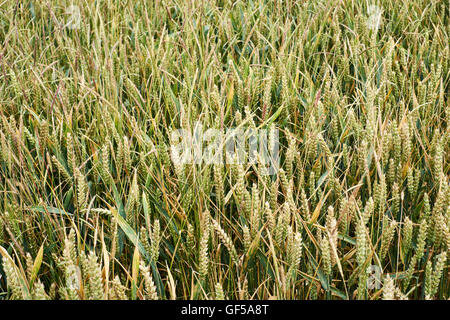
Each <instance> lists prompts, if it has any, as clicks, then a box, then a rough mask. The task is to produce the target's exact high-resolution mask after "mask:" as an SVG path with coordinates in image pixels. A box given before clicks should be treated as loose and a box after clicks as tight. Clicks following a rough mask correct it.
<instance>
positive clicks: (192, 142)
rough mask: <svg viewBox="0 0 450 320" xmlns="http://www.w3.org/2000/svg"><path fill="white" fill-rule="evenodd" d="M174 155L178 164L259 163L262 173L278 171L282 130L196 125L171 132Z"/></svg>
mask: <svg viewBox="0 0 450 320" xmlns="http://www.w3.org/2000/svg"><path fill="white" fill-rule="evenodd" d="M170 142H171V145H170V147H171V157H172V161H173V162H174V163H175V164H257V165H258V166H262V167H263V168H264V170H263V171H262V172H261V174H264V175H273V174H276V173H277V172H278V168H279V163H280V158H279V130H278V129H277V128H269V129H257V128H241V127H237V128H224V129H223V130H219V129H217V128H204V127H203V125H202V124H201V123H200V122H196V123H195V124H194V126H193V128H192V129H191V130H190V129H184V128H181V129H176V130H172V131H171V132H170Z"/></svg>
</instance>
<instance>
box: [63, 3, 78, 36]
mask: <svg viewBox="0 0 450 320" xmlns="http://www.w3.org/2000/svg"><path fill="white" fill-rule="evenodd" d="M65 13H66V16H67V18H66V24H65V27H67V28H69V29H71V30H78V29H80V28H81V10H80V7H79V6H77V5H73V4H72V5H70V6H68V7H67V8H66V12H65Z"/></svg>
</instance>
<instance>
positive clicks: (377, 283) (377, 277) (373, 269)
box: [367, 265, 382, 290]
mask: <svg viewBox="0 0 450 320" xmlns="http://www.w3.org/2000/svg"><path fill="white" fill-rule="evenodd" d="M367 273H368V275H369V276H368V278H367V289H370V290H372V289H377V290H378V289H380V288H381V276H382V270H381V268H380V267H379V266H376V265H371V266H369V267H368V268H367Z"/></svg>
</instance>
